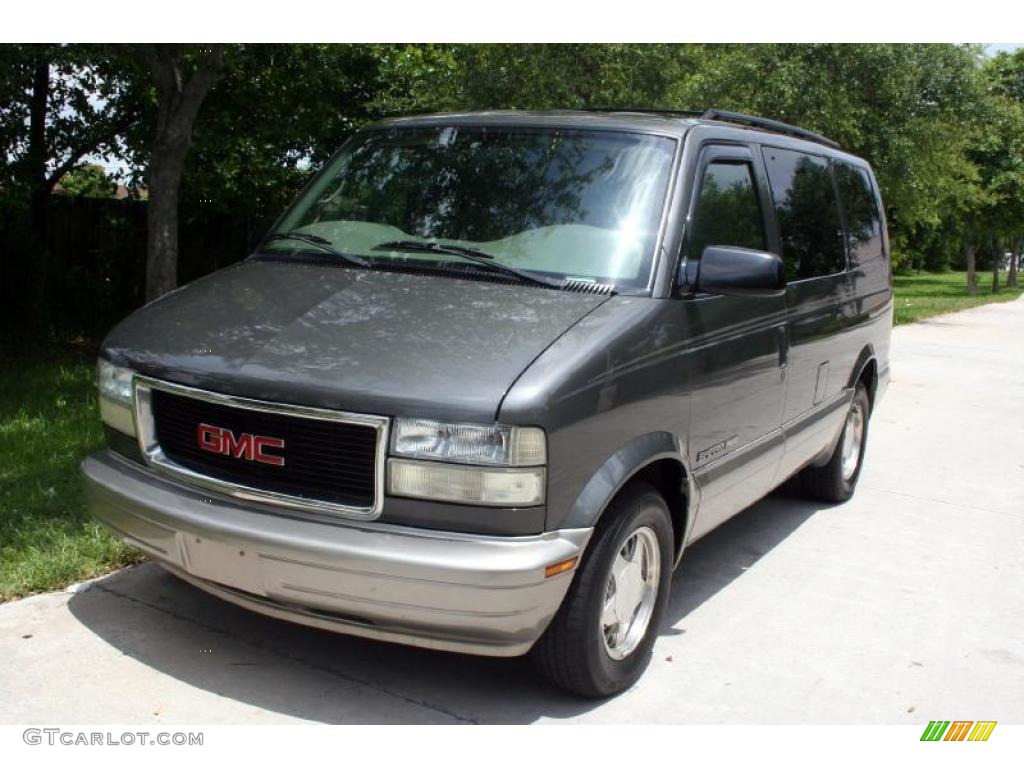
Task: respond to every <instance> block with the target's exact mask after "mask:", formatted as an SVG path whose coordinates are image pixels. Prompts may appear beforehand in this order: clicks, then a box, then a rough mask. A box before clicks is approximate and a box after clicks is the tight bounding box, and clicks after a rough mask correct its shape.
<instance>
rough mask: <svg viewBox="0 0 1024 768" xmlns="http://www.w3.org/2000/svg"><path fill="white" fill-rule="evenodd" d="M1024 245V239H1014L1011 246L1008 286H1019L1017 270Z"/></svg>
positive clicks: (1007, 275)
mask: <svg viewBox="0 0 1024 768" xmlns="http://www.w3.org/2000/svg"><path fill="white" fill-rule="evenodd" d="M1022 246H1024V239H1020V238H1018V239H1017V240H1014V241H1013V243H1012V245H1011V248H1010V271H1009V272H1008V273H1007V274H1006V285H1007V287H1008V288H1016V287H1017V271H1018V269H1019V267H1020V255H1021V247H1022Z"/></svg>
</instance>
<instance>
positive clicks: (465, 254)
mask: <svg viewBox="0 0 1024 768" xmlns="http://www.w3.org/2000/svg"><path fill="white" fill-rule="evenodd" d="M371 250H374V251H409V252H411V253H444V254H447V255H451V256H459V257H460V258H463V259H466V260H467V261H472V262H473V263H474V264H479V265H480V266H482V267H486V268H487V269H490V270H493V271H494V272H503V273H505V274H506V275H512V276H513V277H517V278H519V279H520V280H524V281H526V282H528V283H534V284H536V285H543V286H547V287H548V288H558V289H561V288H562V287H563V286H562V282H561V281H559V280H552V279H551V278H547V277H541V276H540V275H535V274H532V273H530V272H526V271H524V270H521V269H516V268H515V267H510V266H508V264H502V263H501V262H500V261H494V260H493V259H494V256H492V255H491V254H489V253H487V252H486V251H481V250H479V249H478V248H468V247H466V246H464V245H445V244H444V243H435V242H422V241H420V240H391V241H388V242H386V243H380V244H379V245H375V246H373V248H372V249H371Z"/></svg>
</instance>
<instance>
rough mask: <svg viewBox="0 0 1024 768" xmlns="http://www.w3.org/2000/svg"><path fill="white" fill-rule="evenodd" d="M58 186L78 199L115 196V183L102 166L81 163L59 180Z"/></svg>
mask: <svg viewBox="0 0 1024 768" xmlns="http://www.w3.org/2000/svg"><path fill="white" fill-rule="evenodd" d="M60 186H61V187H62V188H63V189H64V191H65V192H66V193H67V194H69V195H75V196H79V197H106V198H112V197H116V196H117V182H115V181H114V180H112V179H111V178H110V177H109V176H108V175H107V172H106V170H104V168H103V166H102V165H97V164H95V163H83V164H82V165H78V166H76V167H74V168H72V169H71V170H70V171H68V172H67V173H65V174H64V176H63V177H62V178H61V180H60Z"/></svg>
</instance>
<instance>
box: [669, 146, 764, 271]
mask: <svg viewBox="0 0 1024 768" xmlns="http://www.w3.org/2000/svg"><path fill="white" fill-rule="evenodd" d="M709 245H728V246H734V247H739V248H751V249H754V250H759V251H763V250H766V248H767V246H766V243H765V237H764V227H763V225H762V221H761V206H760V205H759V203H758V200H757V188H756V186H755V185H754V172H753V168H751V166H750V163H746V162H735V161H734V162H727V161H716V162H712V163H709V164H708V166H707V168H706V169H705V170H704V178H703V179H702V181H701V186H700V198H699V199H698V200H697V206H696V208H695V209H694V216H693V223H692V224H691V226H690V236H689V243H688V246H687V254H688V256H689V257H690V258H691V259H699V258H700V257H701V254H702V253H704V249H705V248H706V247H707V246H709Z"/></svg>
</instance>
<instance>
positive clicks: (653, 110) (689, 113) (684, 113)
mask: <svg viewBox="0 0 1024 768" xmlns="http://www.w3.org/2000/svg"><path fill="white" fill-rule="evenodd" d="M586 109H587V111H588V112H635V113H637V114H640V115H673V116H675V117H700V116H701V115H703V114H704V112H705V111H706V110H703V109H658V108H657V107H587V108H586Z"/></svg>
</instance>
